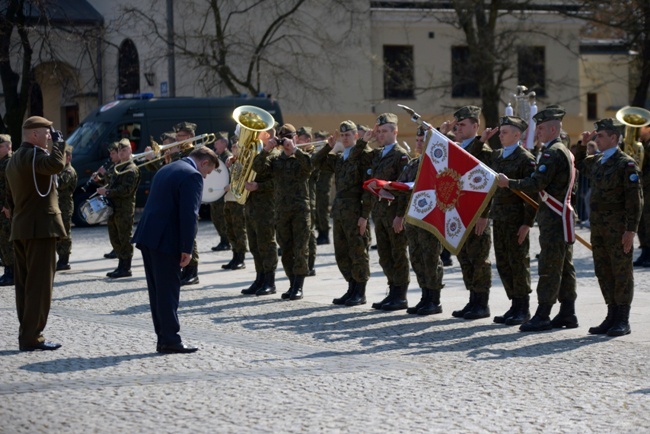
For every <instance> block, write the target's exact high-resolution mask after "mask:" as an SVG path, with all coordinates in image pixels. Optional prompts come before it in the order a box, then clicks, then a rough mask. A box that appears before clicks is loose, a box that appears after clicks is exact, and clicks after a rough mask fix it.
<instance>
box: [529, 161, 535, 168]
mask: <svg viewBox="0 0 650 434" xmlns="http://www.w3.org/2000/svg"><path fill="white" fill-rule="evenodd" d="M528 165H529V166H532V167H535V166H537V163H536V162H534V161H529V162H528Z"/></svg>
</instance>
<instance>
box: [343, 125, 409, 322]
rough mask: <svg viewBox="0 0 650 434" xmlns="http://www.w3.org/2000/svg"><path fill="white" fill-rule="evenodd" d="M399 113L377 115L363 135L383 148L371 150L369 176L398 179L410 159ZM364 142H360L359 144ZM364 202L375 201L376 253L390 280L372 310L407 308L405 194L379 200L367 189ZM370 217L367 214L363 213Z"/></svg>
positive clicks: (366, 139) (365, 140) (407, 277)
mask: <svg viewBox="0 0 650 434" xmlns="http://www.w3.org/2000/svg"><path fill="white" fill-rule="evenodd" d="M397 132H398V131H397V116H396V115H395V114H393V113H383V114H381V115H379V117H378V118H377V124H376V125H375V128H374V129H373V130H372V131H368V132H366V133H365V134H364V137H363V141H362V142H366V143H367V142H368V141H370V140H371V139H373V138H375V139H376V140H377V142H378V143H379V145H380V146H381V147H380V148H377V149H374V150H373V151H372V153H371V158H372V159H371V161H372V163H371V168H370V169H369V170H368V175H367V177H368V178H377V179H381V180H384V181H397V178H398V177H399V175H400V174H401V173H402V171H403V170H404V168H405V167H406V165H407V164H408V162H409V160H410V158H409V155H408V154H407V153H406V151H405V150H404V148H402V147H401V146H400V145H399V143H397ZM359 145H363V146H365V143H360V144H357V145H356V146H359ZM363 200H364V204H365V203H368V202H370V201H372V220H373V222H374V224H375V234H376V236H377V252H378V253H379V265H381V268H382V270H383V271H384V274H385V275H386V278H387V279H388V288H389V293H388V295H387V296H386V297H385V298H384V299H383V300H381V301H379V302H376V303H373V304H372V307H373V309H382V310H402V309H406V308H407V307H408V301H407V300H406V291H407V290H408V285H409V281H410V278H409V273H410V267H409V260H408V257H407V255H406V248H407V247H406V246H407V239H406V233H405V232H404V215H405V214H406V208H407V206H408V200H407V198H406V196H397V197H396V198H395V200H394V201H392V203H391V202H388V201H386V200H383V201H380V200H379V198H378V197H377V196H374V195H371V194H370V193H369V192H367V191H366V192H364V198H363ZM363 217H364V218H367V217H368V215H367V214H365V215H363Z"/></svg>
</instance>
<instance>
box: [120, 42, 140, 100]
mask: <svg viewBox="0 0 650 434" xmlns="http://www.w3.org/2000/svg"><path fill="white" fill-rule="evenodd" d="M117 71H118V75H119V83H118V88H119V93H121V94H124V93H139V92H140V59H139V57H138V49H137V48H135V44H134V43H133V41H131V40H130V39H125V40H124V42H122V44H121V45H120V54H119V58H118V61H117Z"/></svg>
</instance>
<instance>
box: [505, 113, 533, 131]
mask: <svg viewBox="0 0 650 434" xmlns="http://www.w3.org/2000/svg"><path fill="white" fill-rule="evenodd" d="M499 125H511V126H513V127H515V128H518V129H519V130H520V131H526V128H528V124H527V123H526V121H525V120H523V119H522V118H519V117H517V116H503V117H502V118H501V119H499Z"/></svg>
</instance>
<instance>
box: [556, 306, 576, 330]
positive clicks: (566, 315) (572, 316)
mask: <svg viewBox="0 0 650 434" xmlns="http://www.w3.org/2000/svg"><path fill="white" fill-rule="evenodd" d="M551 325H552V326H553V328H554V329H561V328H562V327H566V328H568V329H574V328H577V327H578V317H577V316H576V309H575V301H564V302H562V303H560V312H558V314H557V315H555V318H553V319H552V320H551Z"/></svg>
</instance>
